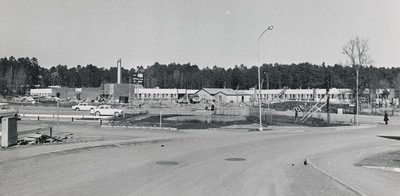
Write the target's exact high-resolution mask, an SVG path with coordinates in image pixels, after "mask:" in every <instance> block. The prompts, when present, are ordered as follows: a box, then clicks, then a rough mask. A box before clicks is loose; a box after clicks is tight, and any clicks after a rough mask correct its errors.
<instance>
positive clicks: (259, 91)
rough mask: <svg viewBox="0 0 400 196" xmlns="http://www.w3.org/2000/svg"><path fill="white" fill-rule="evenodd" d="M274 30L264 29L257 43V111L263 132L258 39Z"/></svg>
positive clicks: (271, 27)
mask: <svg viewBox="0 0 400 196" xmlns="http://www.w3.org/2000/svg"><path fill="white" fill-rule="evenodd" d="M273 28H274V26H269V27H268V28H267V29H265V31H263V32H262V33H261V35H260V37H258V41H257V65H258V89H259V90H258V110H259V116H260V128H259V131H263V127H262V119H261V80H260V78H261V76H260V75H261V74H260V69H261V66H260V53H259V49H260V39H261V37H262V36H263V35H264V34H265V32H267V31H268V30H272V29H273Z"/></svg>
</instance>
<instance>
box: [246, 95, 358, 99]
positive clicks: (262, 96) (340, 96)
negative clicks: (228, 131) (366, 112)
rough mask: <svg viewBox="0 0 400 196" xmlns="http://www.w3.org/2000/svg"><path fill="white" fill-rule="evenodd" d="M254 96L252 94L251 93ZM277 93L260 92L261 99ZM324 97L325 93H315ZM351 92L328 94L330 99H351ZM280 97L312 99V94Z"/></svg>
mask: <svg viewBox="0 0 400 196" xmlns="http://www.w3.org/2000/svg"><path fill="white" fill-rule="evenodd" d="M252 97H254V95H252ZM276 97H277V95H275V94H262V95H261V98H263V99H274V98H276ZM323 97H325V94H317V98H318V99H321V98H323ZM352 97H353V95H352V94H330V98H332V99H352ZM282 99H314V96H313V94H285V95H283V96H282Z"/></svg>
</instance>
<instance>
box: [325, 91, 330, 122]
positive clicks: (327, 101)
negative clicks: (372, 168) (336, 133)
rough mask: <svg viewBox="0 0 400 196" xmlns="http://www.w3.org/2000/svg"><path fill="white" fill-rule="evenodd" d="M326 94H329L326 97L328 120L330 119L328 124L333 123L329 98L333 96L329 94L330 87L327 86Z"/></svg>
mask: <svg viewBox="0 0 400 196" xmlns="http://www.w3.org/2000/svg"><path fill="white" fill-rule="evenodd" d="M326 96H328V97H327V98H326V115H327V116H326V118H327V121H328V125H329V124H330V123H331V114H330V112H329V98H330V97H331V96H330V94H329V87H327V88H326Z"/></svg>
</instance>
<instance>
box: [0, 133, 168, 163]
mask: <svg viewBox="0 0 400 196" xmlns="http://www.w3.org/2000/svg"><path fill="white" fill-rule="evenodd" d="M170 140H172V139H171V138H164V139H162V138H153V139H151V138H148V139H147V138H146V139H133V140H118V141H114V142H113V141H102V142H94V143H75V144H78V145H79V144H82V145H81V146H79V147H76V146H67V147H66V148H65V149H60V150H49V151H44V152H39V153H35V154H30V155H27V156H22V157H18V158H14V159H8V160H1V161H0V163H2V162H8V161H13V160H18V159H25V158H31V157H35V156H40V155H46V154H53V153H62V152H69V151H71V152H73V151H76V150H82V149H92V148H101V147H112V146H114V147H120V146H123V145H129V144H133V145H136V144H146V143H157V142H167V141H170ZM71 144H74V143H71Z"/></svg>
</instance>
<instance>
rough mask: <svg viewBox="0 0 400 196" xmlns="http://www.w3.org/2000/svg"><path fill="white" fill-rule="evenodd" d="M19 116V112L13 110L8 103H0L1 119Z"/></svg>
mask: <svg viewBox="0 0 400 196" xmlns="http://www.w3.org/2000/svg"><path fill="white" fill-rule="evenodd" d="M15 116H18V112H17V110H15V109H14V108H12V107H11V106H10V104H8V103H0V119H2V118H3V117H15Z"/></svg>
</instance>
